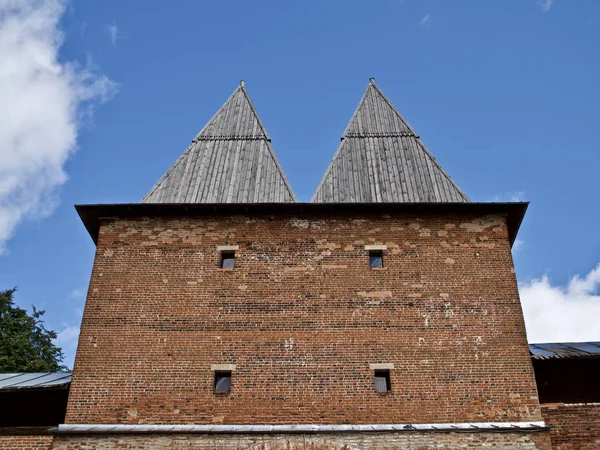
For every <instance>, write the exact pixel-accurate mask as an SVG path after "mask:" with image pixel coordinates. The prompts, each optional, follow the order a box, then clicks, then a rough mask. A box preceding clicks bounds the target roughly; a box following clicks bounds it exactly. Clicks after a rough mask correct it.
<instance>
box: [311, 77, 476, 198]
mask: <svg viewBox="0 0 600 450" xmlns="http://www.w3.org/2000/svg"><path fill="white" fill-rule="evenodd" d="M311 202H314V203H338V202H350V203H361V202H382V203H383V202H390V203H391V202H398V203H406V202H414V203H429V202H449V203H450V202H469V198H468V197H467V196H466V195H465V193H464V192H462V191H461V189H460V188H459V187H458V185H457V184H456V183H455V182H454V181H453V180H452V178H450V176H449V175H448V174H447V173H446V172H445V171H444V169H443V168H442V166H441V165H440V164H439V163H438V162H437V161H436V159H435V158H434V157H433V155H432V154H431V153H429V151H428V150H427V149H426V148H425V145H423V143H422V142H421V140H420V139H419V136H418V135H417V133H416V132H415V131H414V130H413V129H412V128H411V127H410V125H409V124H408V122H406V120H404V118H403V117H402V115H401V114H400V112H398V110H397V109H396V108H395V107H394V105H393V104H392V103H391V102H390V101H389V100H388V98H387V97H386V96H385V95H384V94H383V92H382V91H381V90H380V89H379V88H378V87H377V85H376V84H375V82H374V80H373V79H371V80H370V83H369V86H368V87H367V91H366V92H365V94H364V95H363V98H362V99H361V101H360V103H359V105H358V107H357V108H356V111H355V112H354V115H353V116H352V118H351V119H350V123H349V124H348V127H347V128H346V130H345V131H344V134H343V135H342V143H341V144H340V146H339V147H338V150H337V152H336V153H335V155H334V156H333V159H332V161H331V163H330V164H329V167H328V168H327V171H326V172H325V175H324V176H323V179H322V180H321V183H320V184H319V186H318V187H317V190H316V192H315V194H314V195H313V198H312V200H311Z"/></svg>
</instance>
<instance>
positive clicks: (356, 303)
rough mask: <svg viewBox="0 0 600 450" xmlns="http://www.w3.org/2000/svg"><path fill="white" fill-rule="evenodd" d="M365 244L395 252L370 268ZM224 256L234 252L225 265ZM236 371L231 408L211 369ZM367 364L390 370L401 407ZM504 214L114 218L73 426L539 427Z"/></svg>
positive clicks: (96, 278) (72, 402)
mask: <svg viewBox="0 0 600 450" xmlns="http://www.w3.org/2000/svg"><path fill="white" fill-rule="evenodd" d="M367 244H386V245H387V246H388V250H386V251H385V254H384V259H385V261H384V264H385V267H384V268H383V269H381V270H372V269H370V268H369V262H368V255H367V252H366V251H365V249H364V246H365V245H367ZM217 245H239V247H240V250H239V251H238V252H237V258H236V268H235V269H234V270H223V269H220V268H219V258H220V255H219V253H218V252H217V249H216V246H217ZM221 363H228V364H236V365H237V368H236V370H235V371H234V374H233V381H232V391H231V394H230V395H223V394H215V393H213V373H212V372H211V364H221ZM371 363H393V364H394V369H392V370H391V384H392V392H390V393H385V394H380V393H376V392H375V390H374V383H373V379H372V376H373V372H372V370H370V368H369V364H371ZM540 418H541V417H540V409H539V403H538V400H537V394H536V389H535V383H534V378H533V373H532V367H531V361H530V357H529V352H528V348H527V343H526V337H525V329H524V324H523V317H522V312H521V306H520V303H519V297H518V291H517V283H516V279H515V275H514V269H513V264H512V258H511V252H510V248H509V243H508V234H507V229H506V225H505V220H504V218H503V217H501V216H494V217H476V216H462V217H458V216H454V215H447V214H446V215H443V216H442V215H437V216H434V215H421V216H415V215H407V214H398V215H392V216H389V215H377V216H375V215H373V216H365V215H359V214H357V215H355V216H336V217H332V216H304V217H301V216H293V217H292V216H281V215H279V216H255V217H243V216H233V217H217V216H215V217H204V218H187V219H186V218H170V219H169V218H162V219H161V218H156V219H150V218H147V219H139V220H135V219H128V220H116V219H114V220H105V222H104V224H103V226H102V227H101V230H100V236H99V241H98V247H97V253H96V260H95V263H94V268H93V272H92V278H91V282H90V288H89V293H88V298H87V304H86V307H85V312H84V318H83V323H82V329H81V336H80V341H79V349H78V353H77V359H76V363H75V370H74V375H73V383H72V386H71V392H70V397H69V405H68V411H67V419H66V422H67V423H177V424H185V423H196V424H204V423H230V424H248V423H255V424H260V423H265V424H275V423H337V424H344V423H354V424H360V423H432V422H469V421H475V422H482V421H535V420H540Z"/></svg>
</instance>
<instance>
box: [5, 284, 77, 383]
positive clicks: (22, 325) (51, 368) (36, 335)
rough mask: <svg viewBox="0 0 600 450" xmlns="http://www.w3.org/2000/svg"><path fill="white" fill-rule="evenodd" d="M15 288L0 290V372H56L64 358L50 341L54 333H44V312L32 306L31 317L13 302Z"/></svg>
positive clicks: (45, 331)
mask: <svg viewBox="0 0 600 450" xmlns="http://www.w3.org/2000/svg"><path fill="white" fill-rule="evenodd" d="M15 291H16V289H9V290H6V291H0V372H59V371H64V370H66V369H67V368H66V367H65V366H64V365H62V364H61V363H62V361H63V359H64V355H63V353H62V350H61V349H60V347H57V346H56V345H54V343H53V342H52V340H53V339H56V332H54V331H52V330H47V329H46V327H45V326H44V321H43V320H42V316H43V315H44V313H45V312H46V311H39V310H37V309H36V308H35V306H33V307H32V309H33V311H32V313H31V315H29V314H27V310H25V309H22V308H19V307H18V306H17V305H15V303H14V301H13V295H14V293H15Z"/></svg>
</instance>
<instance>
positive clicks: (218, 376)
mask: <svg viewBox="0 0 600 450" xmlns="http://www.w3.org/2000/svg"><path fill="white" fill-rule="evenodd" d="M215 392H221V393H226V394H228V393H230V392H231V371H219V372H215Z"/></svg>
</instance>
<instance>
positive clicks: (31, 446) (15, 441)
mask: <svg viewBox="0 0 600 450" xmlns="http://www.w3.org/2000/svg"><path fill="white" fill-rule="evenodd" d="M51 448H52V435H24V436H0V449H2V450H48V449H51Z"/></svg>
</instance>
